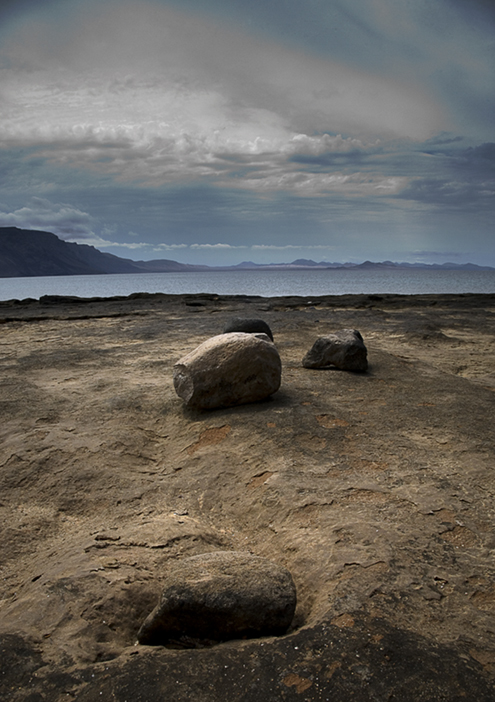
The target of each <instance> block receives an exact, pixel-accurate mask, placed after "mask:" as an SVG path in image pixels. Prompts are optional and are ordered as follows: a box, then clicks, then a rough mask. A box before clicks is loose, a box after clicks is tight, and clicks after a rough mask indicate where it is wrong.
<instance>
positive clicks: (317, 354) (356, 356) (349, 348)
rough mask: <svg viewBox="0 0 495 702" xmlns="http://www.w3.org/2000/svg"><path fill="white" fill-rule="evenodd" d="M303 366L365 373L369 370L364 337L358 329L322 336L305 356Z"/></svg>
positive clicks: (343, 330) (342, 330)
mask: <svg viewBox="0 0 495 702" xmlns="http://www.w3.org/2000/svg"><path fill="white" fill-rule="evenodd" d="M302 364H303V366H304V367H305V368H325V367H326V366H330V365H332V366H336V367H337V368H340V369H341V370H348V371H361V372H363V371H365V370H367V368H368V359H367V350H366V346H365V345H364V341H363V337H362V336H361V334H360V333H359V332H358V331H357V330H356V329H341V330H339V331H337V332H335V333H334V334H328V335H327V336H321V337H320V338H319V339H317V340H316V341H315V343H314V344H313V346H312V348H311V349H310V350H309V351H308V353H307V354H306V355H305V356H304V358H303V362H302Z"/></svg>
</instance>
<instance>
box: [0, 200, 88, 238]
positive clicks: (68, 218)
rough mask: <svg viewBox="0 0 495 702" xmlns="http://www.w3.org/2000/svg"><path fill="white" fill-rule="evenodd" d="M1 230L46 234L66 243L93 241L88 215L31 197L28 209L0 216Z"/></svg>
mask: <svg viewBox="0 0 495 702" xmlns="http://www.w3.org/2000/svg"><path fill="white" fill-rule="evenodd" d="M0 226H3V227H19V228H20V229H40V230H47V231H50V232H52V233H53V234H57V236H59V237H60V238H61V239H64V240H65V241H81V240H82V241H84V243H87V241H88V240H90V239H93V238H94V237H95V234H94V232H93V229H92V218H91V216H90V215H89V214H88V213H87V212H82V211H81V210H78V209H77V208H75V207H73V206H72V205H68V204H64V203H52V202H50V201H49V200H46V199H44V198H40V197H33V198H32V199H31V200H30V202H29V205H27V206H25V207H21V208H20V209H18V210H15V211H14V212H0Z"/></svg>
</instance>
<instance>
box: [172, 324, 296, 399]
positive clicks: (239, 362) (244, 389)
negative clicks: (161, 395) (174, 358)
mask: <svg viewBox="0 0 495 702" xmlns="http://www.w3.org/2000/svg"><path fill="white" fill-rule="evenodd" d="M281 374H282V363H281V360H280V356H279V354H278V351H277V349H276V347H275V345H274V344H273V343H272V342H271V341H270V340H269V339H268V337H267V336H266V335H265V334H257V335H255V334H245V333H243V332H234V333H231V334H220V335H218V336H214V337H212V338H211V339H208V340H207V341H205V342H204V343H203V344H201V345H200V346H198V347H197V348H196V349H195V350H194V351H192V352H191V353H189V354H187V356H184V357H183V358H181V359H180V361H178V362H177V363H176V364H175V366H174V376H173V377H174V387H175V391H176V393H177V394H178V395H179V397H181V398H182V399H183V400H184V402H185V403H186V404H187V406H188V407H192V408H194V409H215V408H217V407H231V406H233V405H243V404H246V403H248V402H257V401H259V400H263V399H265V398H266V397H268V396H269V395H272V394H273V393H274V392H276V391H277V390H278V389H279V387H280V381H281Z"/></svg>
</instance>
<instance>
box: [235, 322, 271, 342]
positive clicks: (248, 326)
mask: <svg viewBox="0 0 495 702" xmlns="http://www.w3.org/2000/svg"><path fill="white" fill-rule="evenodd" d="M230 332H246V333H248V334H266V335H267V336H269V337H270V339H271V340H272V341H273V334H272V330H271V329H270V327H269V326H268V324H267V323H266V322H265V321H264V320H263V319H249V318H246V317H232V319H231V320H230V321H229V322H228V323H227V324H226V325H225V327H224V330H223V333H224V334H228V333H230Z"/></svg>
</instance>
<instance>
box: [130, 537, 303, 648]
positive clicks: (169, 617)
mask: <svg viewBox="0 0 495 702" xmlns="http://www.w3.org/2000/svg"><path fill="white" fill-rule="evenodd" d="M295 607H296V588H295V585H294V582H293V580H292V576H291V574H290V573H289V571H288V570H287V569H286V568H284V567H283V566H280V565H278V564H276V563H273V562H272V561H269V560H267V559H266V558H261V557H259V556H253V555H252V554H251V553H248V552H243V551H217V552H214V553H206V554H202V555H200V556H192V557H190V558H184V559H183V560H182V561H177V562H175V563H174V564H173V565H172V566H171V567H170V569H169V571H168V572H167V574H166V577H165V582H164V590H163V593H162V596H161V600H160V602H159V604H158V605H157V606H156V607H155V609H154V610H153V611H152V612H151V614H150V615H149V616H148V617H147V618H146V620H145V621H144V623H143V625H142V626H141V628H140V630H139V632H138V641H139V643H141V644H146V645H151V646H157V645H166V644H172V645H173V644H179V645H183V646H189V647H193V646H200V645H205V644H212V643H215V642H218V641H226V640H228V639H239V638H252V637H258V636H277V635H280V634H284V633H285V632H286V631H287V628H288V627H289V626H290V623H291V621H292V618H293V616H294V610H295Z"/></svg>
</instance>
